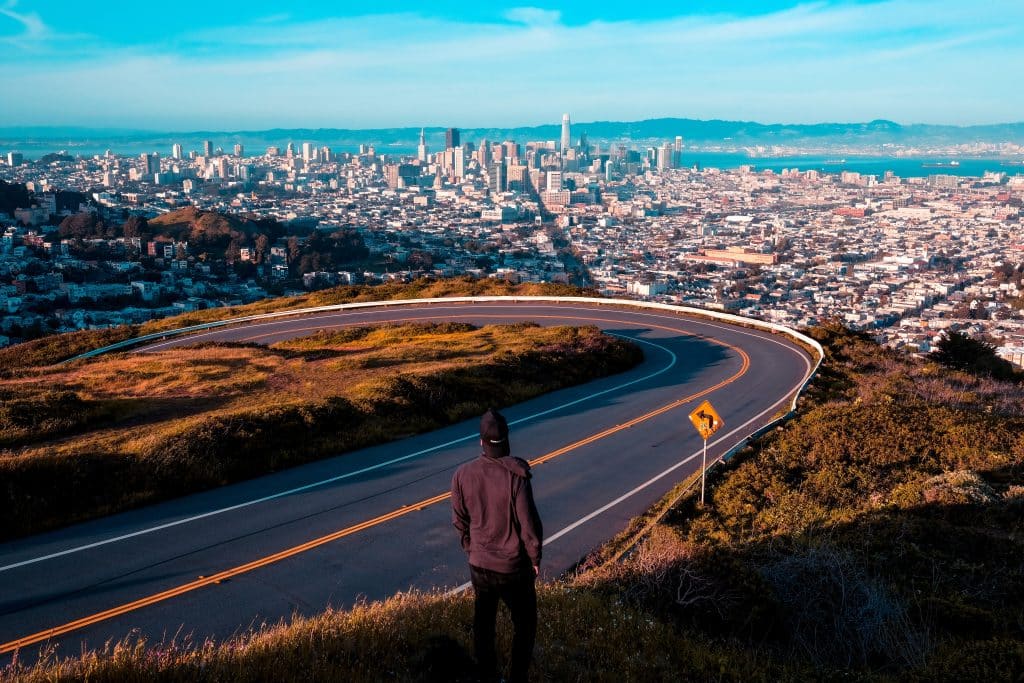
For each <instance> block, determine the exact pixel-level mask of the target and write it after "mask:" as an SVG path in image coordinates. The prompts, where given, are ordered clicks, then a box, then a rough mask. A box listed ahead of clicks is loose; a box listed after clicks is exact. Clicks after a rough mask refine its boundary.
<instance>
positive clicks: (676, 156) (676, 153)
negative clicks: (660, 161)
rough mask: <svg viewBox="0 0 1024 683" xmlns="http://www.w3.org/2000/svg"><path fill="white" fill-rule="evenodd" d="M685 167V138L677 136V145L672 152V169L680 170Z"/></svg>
mask: <svg viewBox="0 0 1024 683" xmlns="http://www.w3.org/2000/svg"><path fill="white" fill-rule="evenodd" d="M682 165H683V136H682V135H677V136H676V144H675V147H674V148H673V150H672V168H680V167H681V166H682Z"/></svg>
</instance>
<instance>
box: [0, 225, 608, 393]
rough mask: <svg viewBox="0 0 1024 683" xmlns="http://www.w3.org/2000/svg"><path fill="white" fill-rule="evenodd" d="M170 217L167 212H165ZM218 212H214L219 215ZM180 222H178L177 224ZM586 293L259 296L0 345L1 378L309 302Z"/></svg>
mask: <svg viewBox="0 0 1024 683" xmlns="http://www.w3.org/2000/svg"><path fill="white" fill-rule="evenodd" d="M167 215H170V214H167ZM218 215H219V214H218ZM177 225H180V224H177ZM516 295H518V296H542V295H546V296H588V295H593V292H591V291H589V290H583V289H579V288H578V287H572V286H569V285H556V284H547V283H523V284H511V283H509V282H506V281H504V280H495V279H486V280H476V279H473V278H470V277H465V278H450V279H443V280H433V279H421V280H417V281H415V282H411V283H393V284H385V285H377V286H367V285H357V286H343V287H333V288H331V289H324V290H320V291H317V292H311V293H309V294H303V295H301V296H287V297H276V298H271V299H264V300H263V301H257V302H255V303H252V304H247V305H244V306H231V307H226V308H210V309H206V310H202V311H195V312H192V313H183V314H181V315H175V316H170V317H168V318H161V319H160V320H152V321H150V322H147V323H145V324H143V325H124V326H121V327H116V328H110V329H102V330H80V331H78V332H67V333H64V334H54V335H50V336H48V337H43V338H41V339H35V340H32V341H29V342H25V343H22V344H16V345H14V346H9V347H7V348H4V349H0V376H3V374H4V372H5V371H4V369H6V370H9V371H11V370H18V369H23V368H31V367H40V366H45V365H52V364H53V363H59V362H61V361H64V360H67V359H69V358H72V357H74V356H77V355H78V354H81V353H85V352H86V351H91V350H93V349H98V348H100V347H102V346H107V345H109V344H114V343H117V342H119V341H124V340H126V339H133V338H135V337H140V336H143V335H146V334H151V333H155V332H164V331H167V330H175V329H179V328H182V327H188V326H190V325H198V324H201V323H208V322H213V321H216V320H227V319H229V318H239V317H244V316H248V315H257V314H260V313H272V312H274V311H286V310H292V309H296V308H309V307H313V306H329V305H333V304H344V303H353V302H359V301H397V300H401V299H417V298H439V297H453V296H516Z"/></svg>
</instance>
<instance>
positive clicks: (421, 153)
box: [416, 128, 427, 163]
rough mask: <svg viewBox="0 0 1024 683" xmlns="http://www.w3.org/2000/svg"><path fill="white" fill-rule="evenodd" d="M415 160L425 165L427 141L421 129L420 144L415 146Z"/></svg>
mask: <svg viewBox="0 0 1024 683" xmlns="http://www.w3.org/2000/svg"><path fill="white" fill-rule="evenodd" d="M416 158H417V159H419V160H420V161H422V162H423V163H427V139H426V137H425V135H424V131H423V129H422V128H420V144H419V145H417V146H416Z"/></svg>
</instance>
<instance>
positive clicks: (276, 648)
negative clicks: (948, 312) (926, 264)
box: [6, 330, 1024, 683]
mask: <svg viewBox="0 0 1024 683" xmlns="http://www.w3.org/2000/svg"><path fill="white" fill-rule="evenodd" d="M816 333H817V334H819V335H820V338H822V340H823V341H824V342H826V346H827V347H828V352H829V358H828V361H827V363H826V367H825V368H824V370H823V372H822V375H821V377H819V378H818V379H817V380H816V381H815V383H814V386H813V387H812V390H811V396H810V397H809V400H808V401H807V403H808V406H807V407H808V408H809V410H807V412H806V413H805V414H802V415H800V416H798V417H797V418H796V419H795V420H794V421H793V422H791V423H790V424H789V425H787V426H786V427H785V428H784V429H780V430H777V431H775V432H773V433H772V434H770V435H767V436H766V437H765V438H763V439H762V440H761V441H759V442H758V443H757V444H754V445H753V447H751V448H750V449H748V450H747V451H745V452H744V453H743V454H741V455H740V456H738V457H737V458H736V459H735V461H733V463H732V464H731V465H730V466H729V467H728V468H725V469H724V470H716V471H715V473H714V474H713V476H712V477H710V479H709V481H710V483H711V488H710V491H711V496H710V499H709V504H708V505H707V506H706V507H705V508H699V507H698V506H697V505H696V503H695V501H694V499H693V497H692V496H690V497H684V498H683V500H682V502H681V503H680V504H679V505H678V506H677V507H676V508H673V510H672V512H670V513H669V514H668V515H667V517H666V518H665V520H664V521H663V522H662V523H659V524H657V525H655V526H654V527H653V529H652V530H651V532H650V533H649V534H648V535H647V536H646V538H645V539H644V540H643V542H641V543H640V544H639V545H637V546H636V547H635V549H634V550H633V551H632V552H630V553H629V554H628V555H627V556H626V557H625V559H624V560H623V561H620V562H614V563H606V564H601V563H599V562H597V563H595V565H596V566H593V567H590V568H589V569H587V570H586V571H584V572H582V573H581V574H580V575H579V576H577V577H575V578H574V580H573V581H572V582H571V583H570V584H554V585H546V586H542V587H541V588H540V592H539V595H540V601H539V605H540V630H539V633H538V639H537V646H536V650H535V663H534V668H533V671H532V674H533V680H550V681H661V680H693V681H762V680H763V681H806V680H836V681H838V680H842V681H912V682H919V683H925V682H926V681H927V682H928V683H933V682H934V681H948V682H950V683H952V682H953V681H992V682H995V681H1006V682H1014V683H1016V682H1018V681H1021V680H1024V637H1022V631H1021V628H1022V627H1021V625H1022V624H1024V611H1022V610H1024V607H1022V605H1024V566H1022V564H1021V561H1020V558H1021V556H1022V545H1021V544H1022V539H1021V534H1020V519H1021V510H1022V501H1024V495H1022V491H1024V437H1021V434H1022V433H1024V427H1022V425H1021V422H1020V420H1021V412H1020V407H1019V404H1016V405H1015V402H1016V401H1018V398H1017V396H1018V395H1017V393H1016V392H1017V391H1018V390H1019V388H1018V387H1017V386H1015V385H1009V384H999V383H993V382H992V381H991V380H980V381H976V380H974V379H972V378H970V377H968V376H964V375H962V374H960V373H952V372H948V371H944V370H941V369H938V368H936V367H935V366H931V365H927V364H921V363H916V362H913V361H911V360H909V359H900V358H898V357H895V356H893V355H892V354H889V353H887V352H885V351H884V350H882V349H879V348H878V347H877V346H875V345H873V344H871V343H870V342H868V341H867V340H865V339H864V338H861V337H858V336H856V335H849V334H848V333H843V332H841V331H836V330H817V331H816ZM343 343H344V344H349V343H351V340H348V341H344V342H343ZM926 397H930V399H931V400H926ZM674 497H675V494H674V493H673V494H670V497H669V498H668V500H671V499H672V498H674ZM658 509H659V508H656V510H655V516H656V517H657V510H658ZM643 521H644V520H639V521H638V522H637V523H636V524H635V525H633V527H632V529H633V530H636V529H640V528H642V527H644V524H643ZM617 543H618V545H613V546H611V547H610V548H609V549H607V550H608V552H605V553H597V554H595V556H594V557H595V558H606V557H609V556H610V555H613V554H614V553H613V552H612V550H614V549H615V548H619V547H622V545H623V544H629V539H628V538H626V537H623V538H619V539H618V541H617ZM470 623H471V598H470V596H468V595H464V596H458V597H447V596H441V595H400V596H396V597H395V598H392V599H390V600H387V601H385V602H383V603H379V604H374V605H361V606H358V607H356V608H354V609H352V610H348V611H329V612H327V613H325V614H322V615H319V616H317V617H314V618H312V619H300V620H296V621H294V622H293V623H291V624H286V625H279V626H277V627H274V628H268V629H264V630H261V631H259V632H257V633H253V634H250V635H248V636H246V637H243V638H239V639H234V640H232V641H229V642H225V643H203V644H194V645H193V644H189V643H181V642H179V643H176V644H159V645H156V644H153V645H146V644H140V643H137V642H132V641H125V642H123V643H121V644H118V645H112V646H109V647H108V648H107V649H106V651H105V652H101V653H88V654H87V655H85V656H84V657H81V658H77V659H72V660H69V661H66V662H61V661H58V659H57V658H56V657H54V656H52V655H51V656H50V657H49V659H44V661H43V662H41V663H39V664H38V665H34V666H27V667H15V668H12V669H10V670H8V671H7V672H6V675H7V676H8V677H10V678H11V679H12V680H15V681H19V683H21V682H22V681H24V682H25V683H29V682H31V683H36V682H37V681H81V680H89V681H122V680H139V681H142V680H157V681H184V680H202V681H242V680H282V681H288V680H303V681H305V680H351V681H382V680H394V681H433V680H436V681H459V680H469V675H470V669H469V667H470V655H469V653H470V641H471V635H470ZM509 644H510V633H509V626H508V623H507V621H502V622H501V624H500V648H501V650H499V651H504V652H506V653H507V652H508V649H509ZM32 654H33V655H34V653H32Z"/></svg>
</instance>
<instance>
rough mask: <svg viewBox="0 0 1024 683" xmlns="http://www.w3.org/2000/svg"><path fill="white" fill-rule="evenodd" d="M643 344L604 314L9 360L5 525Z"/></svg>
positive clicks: (212, 471) (320, 453) (358, 430)
mask: <svg viewBox="0 0 1024 683" xmlns="http://www.w3.org/2000/svg"><path fill="white" fill-rule="evenodd" d="M642 357H643V354H642V353H641V352H640V350H639V348H638V347H636V346H635V345H633V344H631V343H628V342H626V341H624V340H621V339H618V338H615V337H611V336H607V335H604V334H603V333H601V332H600V331H599V330H598V329H597V328H594V327H586V328H576V327H556V328H542V327H539V326H537V325H534V324H518V325H504V326H502V325H489V326H486V327H483V328H475V327H473V326H471V325H465V324H441V323H439V324H430V323H424V324H407V325H384V326H377V327H356V328H342V329H338V330H321V331H320V332H317V333H314V334H312V335H311V336H308V337H305V338H301V339H296V340H292V341H288V342H281V343H278V344H273V345H272V346H270V347H265V346H260V345H258V344H227V345H222V344H213V345H199V346H191V347H184V348H180V349H169V350H164V351H159V352H155V353H147V354H116V355H110V356H104V357H102V358H99V359H96V360H93V361H89V362H80V363H76V364H67V365H59V366H49V367H46V368H38V369H37V368H33V369H26V370H22V371H15V372H11V373H10V374H9V376H8V377H7V378H5V379H0V397H2V398H3V404H2V407H0V449H3V450H0V501H2V502H0V538H10V537H12V536H20V535H24V534H29V533H35V532H37V531H41V530H44V529H47V528H52V527H57V526H62V525H66V524H68V523H70V522H74V521H78V520H81V519H86V518H90V517H95V516H98V515H102V514H108V513H111V512H116V511H118V510H121V509H125V508H128V507H134V506H138V505H142V504H146V503H151V502H154V501H157V500H161V499H165V498H168V497H171V496H177V495H182V494H185V493H190V492H193V491H198V490H202V489H206V488H210V487H213V486H219V485H223V484H227V483H230V482H233V481H239V480H241V479H246V478H249V477H254V476H258V475H261V474H266V473H267V472H273V471H277V470H280V469H283V468H286V467H290V466H294V465H297V464H301V463H303V462H309V461H311V460H314V459H317V458H322V457H326V456H329V455H335V454H338V453H344V452H346V451H350V450H354V449H357V448H361V447H363V446H368V445H372V444H375V443H381V442H384V441H388V440H392V439H398V438H402V437H404V436H409V435H412V434H416V433H419V432H425V431H429V430H432V429H437V428H439V427H442V426H445V425H448V424H452V423H455V422H458V421H460V420H464V419H467V418H469V417H472V416H474V415H479V414H481V413H482V412H484V410H486V408H487V407H488V406H491V405H493V406H495V407H502V406H507V405H511V404H515V403H519V402H522V401H525V400H527V399H529V398H533V397H534V396H538V395H540V394H542V393H545V392H548V391H552V390H554V389H559V388H562V387H565V386H570V385H573V384H579V383H582V382H586V381H588V380H590V379H594V378H596V377H601V376H604V375H608V374H612V373H615V372H620V371H623V370H626V369H628V368H629V367H632V366H633V365H635V364H636V363H638V362H639V361H640V360H641V359H642ZM71 491H74V492H75V495H73V496H70V495H68V492H71Z"/></svg>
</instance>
